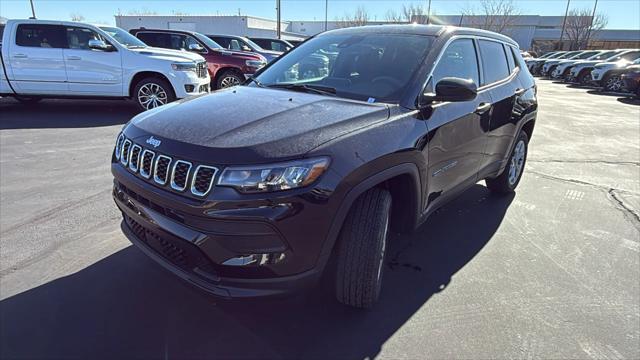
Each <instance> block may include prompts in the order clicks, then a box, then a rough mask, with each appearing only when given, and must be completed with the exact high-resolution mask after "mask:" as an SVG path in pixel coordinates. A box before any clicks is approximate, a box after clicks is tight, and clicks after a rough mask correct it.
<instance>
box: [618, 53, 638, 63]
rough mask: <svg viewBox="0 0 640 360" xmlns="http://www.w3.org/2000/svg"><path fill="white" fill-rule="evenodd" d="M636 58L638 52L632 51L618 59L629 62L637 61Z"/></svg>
mask: <svg viewBox="0 0 640 360" xmlns="http://www.w3.org/2000/svg"><path fill="white" fill-rule="evenodd" d="M638 56H640V51H633V52H630V53H626V54H624V55H622V56H621V57H620V58H621V59H624V60H629V61H631V60H635V59H637V58H638Z"/></svg>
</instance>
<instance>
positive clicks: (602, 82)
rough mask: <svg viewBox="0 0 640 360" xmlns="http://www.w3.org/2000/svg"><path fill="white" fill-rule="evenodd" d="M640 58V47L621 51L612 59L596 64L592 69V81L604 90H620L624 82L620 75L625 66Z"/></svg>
mask: <svg viewBox="0 0 640 360" xmlns="http://www.w3.org/2000/svg"><path fill="white" fill-rule="evenodd" d="M638 58H640V49H635V50H629V51H625V52H623V53H621V54H620V55H618V56H616V57H615V58H613V59H612V60H611V61H609V60H610V59H607V61H606V62H602V63H599V64H596V65H595V66H594V67H593V70H592V71H591V82H592V83H593V84H594V85H595V86H598V87H601V88H602V90H604V91H613V92H618V91H620V90H622V88H623V86H624V84H623V82H622V79H621V78H620V75H621V74H622V71H623V70H624V68H626V67H627V66H628V65H629V64H631V63H632V62H633V61H635V60H636V59H638Z"/></svg>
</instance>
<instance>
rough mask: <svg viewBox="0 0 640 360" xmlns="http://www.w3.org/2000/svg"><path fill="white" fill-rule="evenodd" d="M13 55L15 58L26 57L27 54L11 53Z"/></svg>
mask: <svg viewBox="0 0 640 360" xmlns="http://www.w3.org/2000/svg"><path fill="white" fill-rule="evenodd" d="M13 57H14V58H16V59H26V58H27V57H28V56H27V55H26V54H13Z"/></svg>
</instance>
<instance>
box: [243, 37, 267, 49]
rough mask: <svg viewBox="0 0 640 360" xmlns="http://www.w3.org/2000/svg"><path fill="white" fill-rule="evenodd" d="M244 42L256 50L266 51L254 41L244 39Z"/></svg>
mask: <svg viewBox="0 0 640 360" xmlns="http://www.w3.org/2000/svg"><path fill="white" fill-rule="evenodd" d="M242 41H244V42H246V43H247V44H248V45H249V46H250V47H251V48H252V49H254V50H264V49H263V48H261V47H260V45H258V44H256V43H254V42H253V41H251V40H249V39H247V38H242Z"/></svg>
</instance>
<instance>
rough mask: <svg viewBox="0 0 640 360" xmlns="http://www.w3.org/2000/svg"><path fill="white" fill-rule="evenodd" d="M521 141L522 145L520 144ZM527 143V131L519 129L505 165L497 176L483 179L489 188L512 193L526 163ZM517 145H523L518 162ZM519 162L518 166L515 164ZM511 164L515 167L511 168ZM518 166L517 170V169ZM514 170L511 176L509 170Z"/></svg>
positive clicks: (495, 191)
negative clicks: (520, 158)
mask: <svg viewBox="0 0 640 360" xmlns="http://www.w3.org/2000/svg"><path fill="white" fill-rule="evenodd" d="M521 143H522V145H520V144H521ZM528 144H529V137H527V133H525V132H524V131H520V134H518V138H517V139H516V141H515V144H514V146H513V149H511V153H510V154H509V160H508V162H507V166H506V168H505V169H504V171H502V174H500V175H499V176H498V177H496V178H493V179H485V183H486V184H487V187H488V188H489V190H491V191H492V192H494V193H497V194H508V193H512V192H513V191H514V190H515V189H516V187H517V186H518V184H519V183H520V179H522V174H523V173H524V167H525V165H526V163H527V153H528ZM519 146H524V148H523V150H524V154H523V156H522V162H521V163H519V161H518V159H517V156H516V152H518V150H519V149H520V148H519ZM517 164H519V167H518V166H517ZM513 166H516V168H515V169H512V167H513ZM518 168H519V170H517V169H518ZM512 171H516V175H515V176H514V177H512V175H511V172H512Z"/></svg>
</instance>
